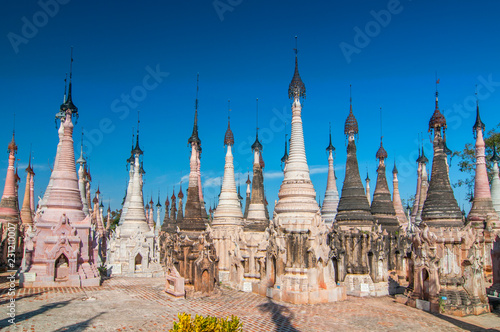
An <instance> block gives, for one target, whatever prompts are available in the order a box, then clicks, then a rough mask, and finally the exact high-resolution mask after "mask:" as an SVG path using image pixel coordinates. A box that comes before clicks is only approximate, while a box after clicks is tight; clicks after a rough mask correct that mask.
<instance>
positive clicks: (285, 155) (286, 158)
mask: <svg viewBox="0 0 500 332" xmlns="http://www.w3.org/2000/svg"><path fill="white" fill-rule="evenodd" d="M285 131H286V129H285ZM287 137H288V134H287V133H285V153H284V154H283V157H281V162H282V163H286V162H287V160H288V150H287Z"/></svg>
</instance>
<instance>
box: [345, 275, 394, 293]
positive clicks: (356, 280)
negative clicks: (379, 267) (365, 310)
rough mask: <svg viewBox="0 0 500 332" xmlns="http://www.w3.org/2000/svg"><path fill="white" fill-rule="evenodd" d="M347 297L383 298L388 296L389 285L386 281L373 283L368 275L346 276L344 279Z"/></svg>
mask: <svg viewBox="0 0 500 332" xmlns="http://www.w3.org/2000/svg"><path fill="white" fill-rule="evenodd" d="M344 285H345V287H346V291H347V295H351V296H357V297H364V296H385V295H389V285H388V284H387V282H386V281H383V282H377V283H375V282H373V280H372V278H371V277H370V275H369V274H348V275H347V276H346V277H345V279H344Z"/></svg>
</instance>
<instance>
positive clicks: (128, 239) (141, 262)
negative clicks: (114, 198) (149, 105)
mask: <svg viewBox="0 0 500 332" xmlns="http://www.w3.org/2000/svg"><path fill="white" fill-rule="evenodd" d="M139 124H140V120H139V113H138V119H137V134H136V136H135V139H136V140H135V147H134V148H133V149H132V156H131V159H130V160H129V161H128V163H129V165H130V169H129V172H130V176H131V179H132V180H131V184H130V183H129V186H128V188H127V196H126V198H125V203H127V202H128V207H127V211H126V213H125V216H124V217H123V222H122V224H119V225H118V226H117V227H116V229H115V232H113V234H112V236H111V238H110V240H109V246H108V252H107V255H106V258H107V261H106V263H107V267H108V270H109V271H111V274H112V275H122V276H128V277H152V276H163V275H164V272H163V270H162V268H161V266H160V264H159V262H158V260H159V250H158V249H159V244H158V242H157V238H156V237H155V232H154V219H153V209H154V207H153V206H152V205H153V199H152V198H151V201H150V202H149V204H148V207H147V208H145V207H144V196H143V184H144V181H143V176H144V174H145V173H146V172H145V171H144V167H143V163H142V160H141V159H142V156H143V154H144V152H143V151H142V149H141V147H140V145H139ZM150 205H151V206H150ZM124 206H125V204H124Z"/></svg>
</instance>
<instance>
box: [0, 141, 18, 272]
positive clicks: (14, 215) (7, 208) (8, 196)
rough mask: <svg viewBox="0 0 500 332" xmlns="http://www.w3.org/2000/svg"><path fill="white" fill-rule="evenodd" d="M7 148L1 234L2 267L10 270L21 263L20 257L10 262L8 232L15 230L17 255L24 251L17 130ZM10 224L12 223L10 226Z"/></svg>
mask: <svg viewBox="0 0 500 332" xmlns="http://www.w3.org/2000/svg"><path fill="white" fill-rule="evenodd" d="M7 150H8V152H9V166H8V167H7V175H6V177H5V186H4V190H3V195H2V199H1V201H0V224H1V230H0V234H2V236H1V241H0V250H1V252H0V254H1V257H0V268H8V269H9V270H13V269H14V268H15V267H17V266H19V264H20V263H21V261H20V257H18V258H19V260H18V259H16V263H15V265H12V266H11V265H10V264H8V260H7V257H8V254H9V253H12V251H10V249H11V248H12V244H10V243H8V239H9V237H8V236H7V234H8V232H12V231H14V232H15V244H16V248H15V253H16V256H19V254H21V253H22V248H17V246H18V245H20V244H21V242H20V241H19V239H20V238H22V237H21V235H20V230H21V216H20V214H19V199H18V196H17V189H16V188H17V179H16V169H15V167H14V164H15V162H16V154H17V145H16V140H15V132H14V131H13V132H12V140H11V141H10V143H9V145H8V146H7ZM9 225H12V226H10V227H9ZM9 244H10V246H11V248H9Z"/></svg>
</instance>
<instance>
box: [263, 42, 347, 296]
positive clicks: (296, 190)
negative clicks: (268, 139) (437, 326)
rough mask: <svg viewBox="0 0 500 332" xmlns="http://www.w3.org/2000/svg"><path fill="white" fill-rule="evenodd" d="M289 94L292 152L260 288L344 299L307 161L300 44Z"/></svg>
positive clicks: (270, 293)
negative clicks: (335, 276) (336, 281)
mask: <svg viewBox="0 0 500 332" xmlns="http://www.w3.org/2000/svg"><path fill="white" fill-rule="evenodd" d="M288 97H289V98H290V99H291V100H292V130H291V139H290V155H289V157H288V161H287V163H286V166H285V170H284V179H283V182H282V183H281V187H280V190H279V193H278V198H279V200H278V202H277V204H276V206H275V208H274V216H273V220H272V222H271V224H270V226H269V228H270V231H269V232H270V238H269V244H268V248H267V268H266V278H265V279H264V280H263V281H262V282H261V286H266V287H265V288H264V287H261V288H259V291H260V292H261V294H267V296H268V297H272V298H275V299H280V300H282V301H287V302H291V303H318V302H333V301H339V300H343V299H345V296H346V294H345V288H344V287H340V286H337V285H336V283H335V280H334V278H333V273H332V271H333V269H334V268H333V265H332V261H331V260H330V259H329V257H328V253H329V248H328V245H327V243H326V240H327V234H328V229H327V227H326V225H325V223H324V222H323V220H322V219H321V214H320V208H319V206H318V202H317V201H316V191H315V190H314V186H313V184H312V182H311V179H310V174H309V166H308V165H307V158H306V151H305V145H304V133H303V127H302V115H301V113H302V105H301V99H302V101H303V100H304V98H305V97H306V88H305V85H304V83H303V82H302V79H301V77H300V74H299V66H298V59H297V48H295V71H294V74H293V77H292V81H291V83H290V85H289V87H288ZM285 253H286V257H285ZM270 285H272V287H269V286H270ZM264 290H265V293H264Z"/></svg>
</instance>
